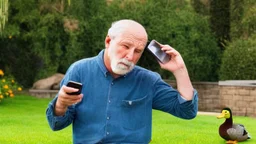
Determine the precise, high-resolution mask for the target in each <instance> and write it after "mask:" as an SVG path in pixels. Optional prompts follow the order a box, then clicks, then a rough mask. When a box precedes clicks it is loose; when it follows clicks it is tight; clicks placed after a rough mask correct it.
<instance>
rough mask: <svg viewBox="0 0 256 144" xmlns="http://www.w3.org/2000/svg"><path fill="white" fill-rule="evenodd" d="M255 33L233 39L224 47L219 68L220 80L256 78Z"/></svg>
mask: <svg viewBox="0 0 256 144" xmlns="http://www.w3.org/2000/svg"><path fill="white" fill-rule="evenodd" d="M255 46H256V35H254V36H252V37H251V38H249V39H247V40H244V39H238V40H235V41H233V42H232V43H230V44H229V45H228V47H227V48H226V50H225V52H224V54H223V58H222V65H221V68H220V74H219V75H220V79H221V80H251V79H256V73H255V72H256V47H255Z"/></svg>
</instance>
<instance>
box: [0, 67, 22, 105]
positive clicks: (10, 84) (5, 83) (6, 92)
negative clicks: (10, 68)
mask: <svg viewBox="0 0 256 144" xmlns="http://www.w3.org/2000/svg"><path fill="white" fill-rule="evenodd" d="M21 90H22V88H21V86H19V84H18V83H17V82H15V80H14V78H13V77H12V76H5V75H4V72H3V70H1V69H0V102H1V101H2V99H4V98H8V97H10V98H13V97H14V93H15V92H16V91H21Z"/></svg>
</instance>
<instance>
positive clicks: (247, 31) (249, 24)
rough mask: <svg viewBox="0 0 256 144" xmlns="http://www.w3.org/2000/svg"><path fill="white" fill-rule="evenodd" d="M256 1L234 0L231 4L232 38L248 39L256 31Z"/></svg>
mask: <svg viewBox="0 0 256 144" xmlns="http://www.w3.org/2000/svg"><path fill="white" fill-rule="evenodd" d="M255 13H256V1H255V0H239V1H237V0H232V4H231V17H232V21H231V38H232V39H234V40H235V39H237V38H243V39H247V38H248V37H250V36H251V35H253V34H255V33H256V27H255V23H256V16H255Z"/></svg>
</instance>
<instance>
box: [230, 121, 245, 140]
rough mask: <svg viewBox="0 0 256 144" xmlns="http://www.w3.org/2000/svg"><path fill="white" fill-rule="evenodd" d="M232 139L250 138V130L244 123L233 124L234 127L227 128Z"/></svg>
mask: <svg viewBox="0 0 256 144" xmlns="http://www.w3.org/2000/svg"><path fill="white" fill-rule="evenodd" d="M227 133H228V135H229V136H230V138H231V139H232V140H238V141H243V140H246V139H248V132H247V131H246V130H245V127H244V126H243V125H242V124H233V126H232V128H230V129H228V130H227Z"/></svg>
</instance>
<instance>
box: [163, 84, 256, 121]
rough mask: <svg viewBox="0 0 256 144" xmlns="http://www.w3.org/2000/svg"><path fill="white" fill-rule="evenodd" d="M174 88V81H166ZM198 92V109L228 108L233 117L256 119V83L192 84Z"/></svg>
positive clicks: (218, 109)
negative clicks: (251, 117)
mask: <svg viewBox="0 0 256 144" xmlns="http://www.w3.org/2000/svg"><path fill="white" fill-rule="evenodd" d="M166 82H167V83H169V84H170V85H172V86H173V87H174V88H176V83H175V82H174V81H170V80H166ZM193 87H194V88H195V89H196V90H197V92H198V97H199V101H198V109H199V111H206V112H220V111H221V109H222V108H223V107H230V108H231V110H232V112H233V114H234V115H240V116H253V117H256V81H220V82H193Z"/></svg>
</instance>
